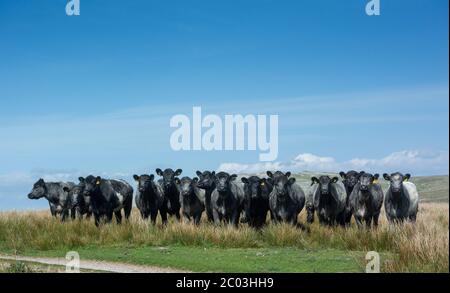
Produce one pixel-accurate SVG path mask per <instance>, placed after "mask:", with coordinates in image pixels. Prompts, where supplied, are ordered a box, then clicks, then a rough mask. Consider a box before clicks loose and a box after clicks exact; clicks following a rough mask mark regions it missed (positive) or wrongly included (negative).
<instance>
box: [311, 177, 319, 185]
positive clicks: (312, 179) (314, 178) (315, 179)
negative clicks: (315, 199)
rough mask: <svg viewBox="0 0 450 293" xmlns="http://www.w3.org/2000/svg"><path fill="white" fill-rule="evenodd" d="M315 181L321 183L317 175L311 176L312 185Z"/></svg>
mask: <svg viewBox="0 0 450 293" xmlns="http://www.w3.org/2000/svg"><path fill="white" fill-rule="evenodd" d="M314 183H319V179H317V177H311V185H314Z"/></svg>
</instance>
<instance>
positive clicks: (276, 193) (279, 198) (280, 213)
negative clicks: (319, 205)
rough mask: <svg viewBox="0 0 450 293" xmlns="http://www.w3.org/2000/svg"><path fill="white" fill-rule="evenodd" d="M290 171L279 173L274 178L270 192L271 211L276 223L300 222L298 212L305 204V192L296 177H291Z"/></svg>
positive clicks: (294, 223) (295, 223)
mask: <svg viewBox="0 0 450 293" xmlns="http://www.w3.org/2000/svg"><path fill="white" fill-rule="evenodd" d="M288 176H290V172H287V173H286V174H279V175H278V176H274V177H273V178H274V179H273V190H272V192H271V193H270V199H269V204H270V211H271V213H272V217H273V218H272V220H273V221H274V222H275V223H279V222H286V223H291V224H293V225H297V223H298V220H297V218H298V214H299V213H300V212H301V211H302V209H303V207H304V206H305V193H304V192H303V190H302V188H301V187H300V186H299V185H298V184H296V183H295V178H289V177H288Z"/></svg>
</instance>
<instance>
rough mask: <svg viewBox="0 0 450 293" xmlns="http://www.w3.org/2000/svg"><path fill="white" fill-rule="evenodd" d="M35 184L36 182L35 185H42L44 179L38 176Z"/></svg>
mask: <svg viewBox="0 0 450 293" xmlns="http://www.w3.org/2000/svg"><path fill="white" fill-rule="evenodd" d="M36 184H37V185H44V184H45V181H44V179H42V178H40V179H39V180H38V181H37V182H36Z"/></svg>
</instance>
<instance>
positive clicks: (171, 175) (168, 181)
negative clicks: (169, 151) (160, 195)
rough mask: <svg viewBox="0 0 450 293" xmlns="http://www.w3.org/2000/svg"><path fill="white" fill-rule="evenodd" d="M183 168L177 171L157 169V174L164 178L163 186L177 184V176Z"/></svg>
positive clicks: (167, 186)
mask: <svg viewBox="0 0 450 293" xmlns="http://www.w3.org/2000/svg"><path fill="white" fill-rule="evenodd" d="M182 172H183V170H181V169H177V170H176V171H173V170H172V169H170V168H169V169H166V170H164V171H163V170H161V169H159V168H158V169H156V174H158V175H159V176H161V177H162V179H163V186H164V188H165V189H167V188H169V187H170V186H173V185H174V184H175V178H176V177H177V176H180V175H181V173H182Z"/></svg>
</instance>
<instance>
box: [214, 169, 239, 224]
mask: <svg viewBox="0 0 450 293" xmlns="http://www.w3.org/2000/svg"><path fill="white" fill-rule="evenodd" d="M236 177H237V175H236V174H233V175H230V174H228V173H226V172H219V173H217V174H216V175H215V177H214V178H215V183H216V189H214V191H213V193H212V194H211V205H212V210H213V217H214V223H215V224H216V225H218V224H220V223H221V222H225V223H229V224H233V225H234V226H236V227H237V226H238V224H239V218H240V215H241V211H242V209H243V204H244V190H243V189H242V187H241V186H240V185H238V184H237V183H236V182H235V179H236Z"/></svg>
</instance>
